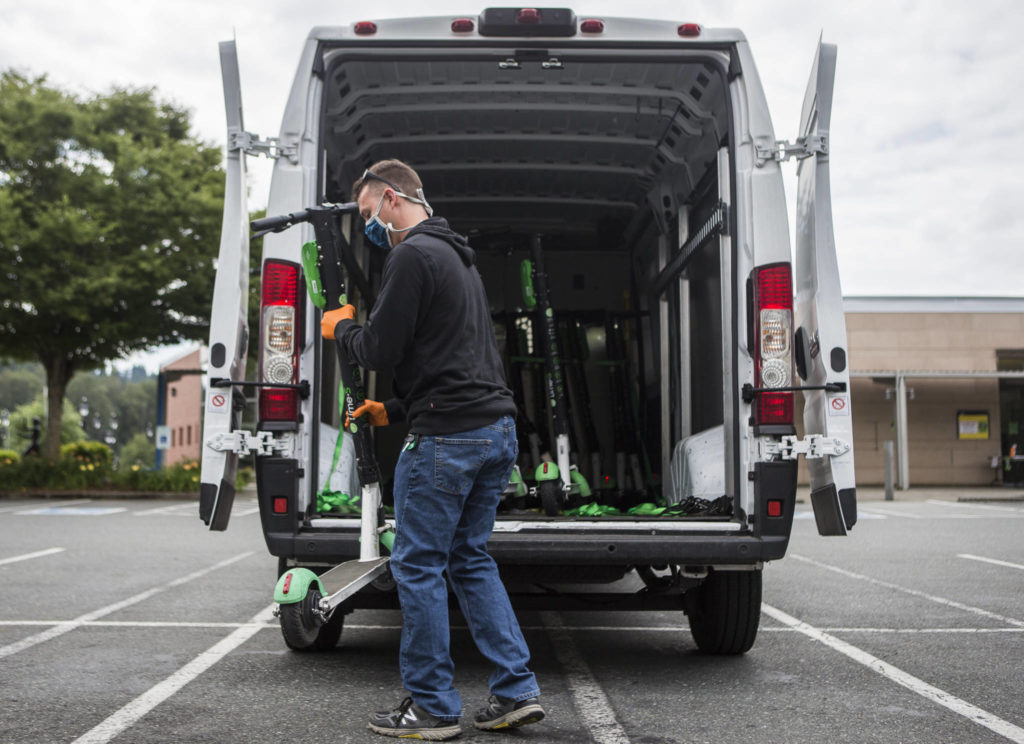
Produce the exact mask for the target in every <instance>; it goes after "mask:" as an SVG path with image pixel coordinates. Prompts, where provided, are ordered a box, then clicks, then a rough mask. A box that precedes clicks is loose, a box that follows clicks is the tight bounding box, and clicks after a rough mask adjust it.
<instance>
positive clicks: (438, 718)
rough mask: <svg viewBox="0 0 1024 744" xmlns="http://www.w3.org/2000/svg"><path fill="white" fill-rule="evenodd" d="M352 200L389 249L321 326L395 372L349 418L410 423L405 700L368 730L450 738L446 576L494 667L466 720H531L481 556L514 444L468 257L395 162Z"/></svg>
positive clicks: (534, 717) (532, 703) (528, 692)
mask: <svg viewBox="0 0 1024 744" xmlns="http://www.w3.org/2000/svg"><path fill="white" fill-rule="evenodd" d="M413 195H415V196H413ZM352 197H353V199H354V200H355V201H356V202H357V203H358V206H359V213H360V214H361V215H362V217H363V219H364V220H365V221H366V236H367V238H369V240H370V241H372V242H373V243H375V244H377V245H378V246H380V247H381V248H384V249H385V250H387V251H388V255H387V258H386V260H385V263H384V275H383V278H382V282H381V288H380V293H379V295H378V299H377V302H376V304H375V305H374V308H373V311H372V312H371V313H370V317H369V318H368V319H367V321H366V323H365V325H363V326H359V325H357V324H356V323H355V308H354V307H353V306H352V305H345V306H344V307H341V308H338V309H337V310H332V311H329V312H326V313H324V315H323V320H322V322H321V330H322V334H323V336H324V337H325V338H328V339H332V338H335V337H337V338H340V339H341V340H342V344H343V345H344V347H345V348H346V349H347V351H348V352H349V354H350V355H351V356H352V358H353V359H354V360H355V361H356V362H357V363H358V364H359V365H360V366H363V367H367V368H369V369H393V370H394V390H395V393H396V396H397V397H396V398H394V399H392V400H388V401H386V402H384V403H381V402H377V401H372V400H367V401H366V403H365V405H364V406H362V407H360V408H359V409H358V410H356V411H355V415H356V416H357V417H358V416H362V415H364V414H366V415H367V416H368V418H369V422H370V423H371V424H372V425H374V426H385V425H387V424H389V423H391V422H395V421H400V420H407V421H408V422H409V431H410V434H409V436H408V437H406V440H405V445H404V446H403V448H402V451H401V454H400V456H399V458H398V464H397V465H396V466H395V479H394V497H395V520H396V532H397V536H396V539H395V543H394V546H393V549H392V552H391V571H392V574H393V575H394V578H395V581H396V583H397V585H398V596H399V600H400V602H401V605H402V641H401V651H400V668H401V673H402V683H403V685H404V686H405V688H406V690H408V692H409V695H410V696H409V697H407V698H406V699H405V700H403V701H402V703H401V704H399V706H398V707H397V708H395V709H393V710H390V711H384V712H379V713H375V714H374V715H373V717H372V718H371V720H370V728H371V729H372V730H373V731H375V732H377V733H379V734H384V735H386V736H395V737H409V738H420V737H422V738H424V739H432V740H444V739H449V738H453V737H455V736H458V735H459V733H460V732H461V729H460V728H459V721H458V719H459V715H460V713H461V710H462V701H461V698H460V697H459V694H458V692H457V691H456V690H455V687H454V686H453V673H454V665H453V663H452V659H451V655H450V651H449V641H450V631H449V625H448V587H447V584H446V582H445V577H444V573H445V572H446V571H447V575H448V579H449V580H450V582H451V585H452V587H453V588H454V590H455V594H456V596H457V598H458V601H459V607H460V608H461V610H462V614H463V615H464V616H465V618H466V622H467V623H468V625H469V629H470V633H471V634H472V637H473V641H474V643H475V644H476V646H477V648H478V649H479V650H480V652H481V653H482V654H483V655H484V656H485V657H486V658H487V659H488V660H489V661H491V662H492V663H493V664H494V672H493V673H492V674H491V677H490V692H491V696H490V698H489V700H488V704H487V706H486V707H484V708H483V709H481V710H480V711H479V712H478V713H477V714H476V715H475V718H474V725H475V726H476V728H478V729H484V730H493V729H507V728H511V727H516V726H522V725H525V724H528V723H534V722H536V721H539V720H541V719H542V718H543V717H544V710H543V709H542V708H541V706H540V704H539V703H538V700H537V697H538V696H539V694H540V690H539V688H538V686H537V680H536V678H535V677H534V675H533V673H532V672H531V671H530V670H529V669H528V668H527V662H528V660H529V650H528V649H527V647H526V641H525V640H524V638H523V635H522V632H521V631H520V628H519V623H518V621H517V620H516V617H515V614H514V613H513V611H512V606H511V604H510V603H509V599H508V594H507V593H506V591H505V587H504V585H503V584H502V583H501V579H500V577H499V575H498V569H497V566H496V564H495V563H494V560H493V559H492V558H491V557H490V556H489V555H488V554H487V550H486V547H487V540H488V538H489V537H490V534H491V530H492V529H493V527H494V518H495V513H496V511H497V506H498V502H499V500H500V498H501V492H502V491H503V490H504V488H505V486H506V485H507V484H508V481H509V476H510V475H511V471H512V468H513V466H514V464H515V461H516V457H517V455H518V446H517V444H516V430H515V422H514V416H515V410H516V409H515V404H514V402H513V398H512V393H511V391H509V389H508V387H507V386H506V384H505V379H504V373H503V370H502V365H501V360H500V357H499V355H498V348H497V343H496V341H495V338H494V330H493V328H492V326H491V316H490V309H489V307H488V303H487V297H486V294H485V292H484V287H483V282H482V281H481V279H480V274H479V273H478V272H477V270H476V267H475V266H474V259H475V256H474V253H473V249H472V248H470V247H469V244H468V243H467V242H466V239H465V238H464V237H463V236H461V235H458V234H456V233H454V232H452V230H451V229H450V228H449V227H448V223H447V221H446V220H444V219H442V218H440V217H433V216H432V215H433V210H432V209H431V208H430V206H429V204H427V201H426V198H425V197H424V196H423V188H422V183H421V182H420V179H419V176H418V175H417V174H416V172H415V171H414V170H413V169H412V168H410V167H409V166H408V165H406V164H405V163H402V162H401V161H398V160H383V161H380V162H378V163H376V164H374V165H373V166H371V167H370V168H368V169H367V170H366V171H365V172H364V173H363V175H362V176H361V177H360V178H359V180H357V181H356V182H355V184H354V185H353V187H352ZM396 225H397V226H398V227H396Z"/></svg>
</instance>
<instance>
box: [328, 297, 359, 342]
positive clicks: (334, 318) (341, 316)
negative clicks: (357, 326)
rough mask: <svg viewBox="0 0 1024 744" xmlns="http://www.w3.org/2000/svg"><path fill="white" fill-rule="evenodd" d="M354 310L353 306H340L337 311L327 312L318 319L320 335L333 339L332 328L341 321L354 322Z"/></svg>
mask: <svg viewBox="0 0 1024 744" xmlns="http://www.w3.org/2000/svg"><path fill="white" fill-rule="evenodd" d="M355 319H356V308H355V306H354V305H342V306H341V307H339V308H338V309H337V310H328V311H327V312H326V313H324V315H323V317H322V318H320V335H321V336H323V337H324V338H330V339H333V338H334V328H335V326H337V325H338V323H340V322H341V321H343V320H355Z"/></svg>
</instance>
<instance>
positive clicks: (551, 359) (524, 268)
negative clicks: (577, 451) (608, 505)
mask: <svg viewBox="0 0 1024 744" xmlns="http://www.w3.org/2000/svg"><path fill="white" fill-rule="evenodd" d="M530 255H531V259H526V260H524V261H523V263H522V265H521V279H522V286H523V302H524V303H525V305H526V307H527V309H529V310H536V311H537V323H538V325H539V327H540V340H541V348H542V351H543V355H544V366H545V372H546V374H545V378H546V384H547V399H548V403H549V404H550V406H551V417H552V426H553V429H554V439H555V462H542V463H540V464H539V465H538V466H537V470H536V471H535V473H534V479H535V480H536V482H537V486H536V490H537V495H538V496H539V497H540V502H541V506H542V507H543V509H544V513H545V514H547V515H548V516H556V515H558V514H561V513H562V511H563V510H564V509H566V508H567V507H568V506H569V502H570V499H571V498H572V497H578V498H579V499H581V500H587V499H589V498H590V495H591V492H590V485H589V484H588V483H587V479H586V478H584V477H583V474H582V473H580V472H579V470H577V469H576V466H575V465H571V464H570V462H569V430H570V427H569V415H568V410H567V408H566V402H565V381H564V378H563V376H562V364H561V360H560V359H559V358H558V329H557V326H556V324H555V315H554V311H553V310H552V309H551V297H550V291H549V289H548V277H547V274H546V273H545V271H544V251H543V247H542V245H541V237H540V235H533V236H531V238H530Z"/></svg>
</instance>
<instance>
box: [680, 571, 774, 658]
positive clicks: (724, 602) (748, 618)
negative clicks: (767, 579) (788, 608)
mask: <svg viewBox="0 0 1024 744" xmlns="http://www.w3.org/2000/svg"><path fill="white" fill-rule="evenodd" d="M684 602H685V606H686V614H687V615H688V617H689V620H690V633H691V634H692V635H693V640H694V642H696V644H697V648H698V649H700V651H702V652H703V653H705V654H719V655H736V654H745V653H746V652H747V651H749V650H750V648H751V646H753V645H754V639H755V638H756V637H757V627H758V623H759V622H760V620H761V572H760V571H715V570H714V569H711V571H710V572H709V573H708V577H707V578H706V579H705V580H704V582H703V583H702V584H701V585H700V586H698V587H696V588H694V589H690V590H689V591H688V592H686V594H685V595H684Z"/></svg>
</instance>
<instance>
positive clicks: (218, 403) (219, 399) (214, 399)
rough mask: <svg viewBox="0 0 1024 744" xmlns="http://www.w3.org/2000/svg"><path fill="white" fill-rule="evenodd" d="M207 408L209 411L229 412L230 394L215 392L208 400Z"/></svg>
mask: <svg viewBox="0 0 1024 744" xmlns="http://www.w3.org/2000/svg"><path fill="white" fill-rule="evenodd" d="M206 410H207V411H208V412H209V413H227V410H228V396H227V395H226V394H224V393H214V394H213V395H211V396H210V397H209V398H208V399H207V401H206Z"/></svg>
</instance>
